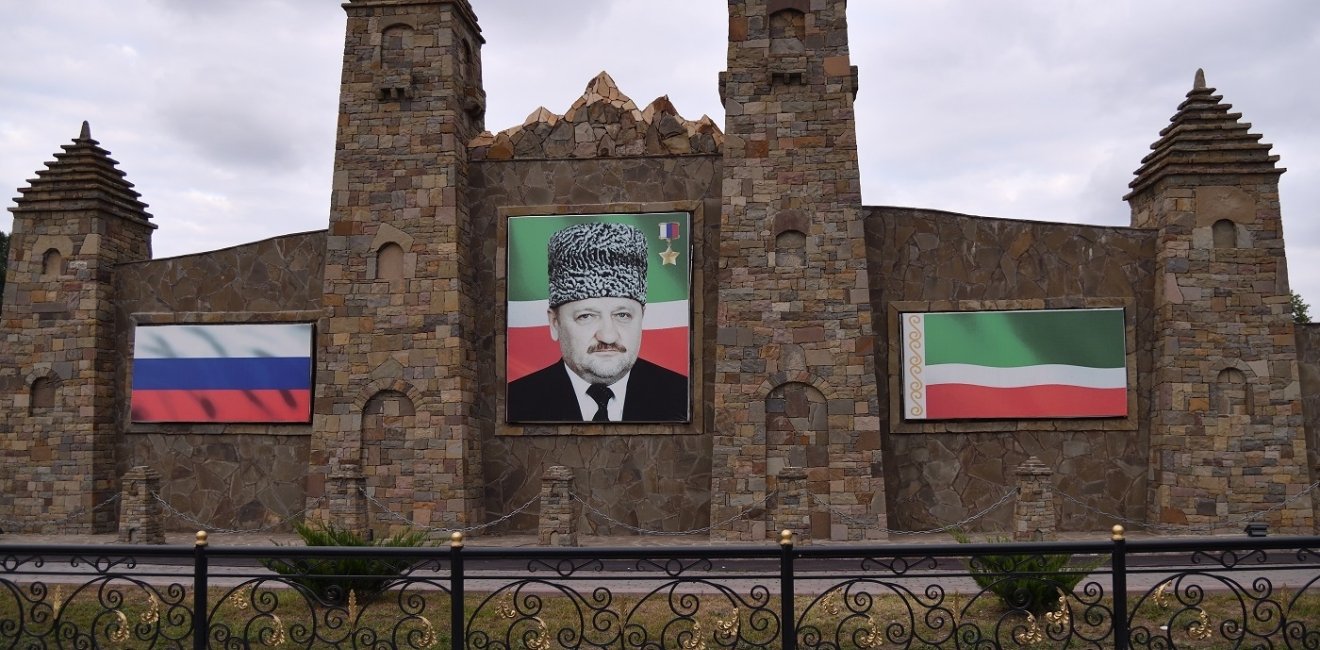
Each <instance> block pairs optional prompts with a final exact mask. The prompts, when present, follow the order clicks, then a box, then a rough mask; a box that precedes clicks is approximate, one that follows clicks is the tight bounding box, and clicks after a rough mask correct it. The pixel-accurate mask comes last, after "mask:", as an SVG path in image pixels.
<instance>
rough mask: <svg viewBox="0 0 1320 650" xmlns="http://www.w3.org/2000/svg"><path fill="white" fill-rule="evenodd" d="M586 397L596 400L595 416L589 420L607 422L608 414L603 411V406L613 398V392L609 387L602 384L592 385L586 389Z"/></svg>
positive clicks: (608, 419)
mask: <svg viewBox="0 0 1320 650" xmlns="http://www.w3.org/2000/svg"><path fill="white" fill-rule="evenodd" d="M587 396H588V397H590V398H591V399H594V400H596V407H597V408H596V415H595V416H594V417H592V418H591V421H592V422H609V421H610V414H609V411H607V410H606V409H605V405H606V404H609V403H610V400H611V399H613V398H614V391H612V390H610V387H609V386H604V385H602V384H592V385H590V386H588V387H587Z"/></svg>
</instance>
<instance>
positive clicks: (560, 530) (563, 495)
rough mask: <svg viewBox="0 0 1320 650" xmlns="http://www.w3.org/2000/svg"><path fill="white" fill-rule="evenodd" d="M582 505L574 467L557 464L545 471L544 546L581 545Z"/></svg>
mask: <svg viewBox="0 0 1320 650" xmlns="http://www.w3.org/2000/svg"><path fill="white" fill-rule="evenodd" d="M580 513H581V506H579V505H578V503H577V501H575V500H573V470H571V469H569V468H567V467H564V466H563V465H555V466H552V467H549V468H547V469H546V470H545V474H542V475H541V525H540V529H539V531H538V532H539V534H538V535H537V540H536V542H537V543H538V544H540V545H541V546H577V545H578V539H577V520H578V515H579V514H580Z"/></svg>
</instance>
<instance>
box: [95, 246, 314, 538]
mask: <svg viewBox="0 0 1320 650" xmlns="http://www.w3.org/2000/svg"><path fill="white" fill-rule="evenodd" d="M324 255H325V231H323V230H320V231H315V232H308V233H301V234H295V235H286V236H283V237H276V238H274V239H267V240H264V241H259V242H254V243H251V244H245V245H242V246H235V247H233V248H226V249H223V250H218V251H212V252H208V253H202V254H198V255H187V256H183V257H172V258H165V259H159V260H151V261H146V262H138V263H133V264H125V265H122V266H120V267H118V268H117V269H116V274H115V280H116V290H117V295H119V296H120V300H119V301H118V302H117V303H116V305H115V308H116V314H115V316H116V318H115V321H116V328H117V330H118V331H120V332H122V333H123V334H122V336H121V337H119V340H118V348H117V350H116V353H117V355H118V358H119V360H120V363H119V364H118V367H119V369H120V370H119V376H118V394H119V395H125V396H126V395H128V394H129V392H128V386H129V382H130V377H129V369H130V367H131V365H132V364H131V360H132V347H131V346H132V342H133V337H132V332H133V326H134V324H136V323H188V322H199V323H215V322H267V321H291V320H297V321H309V320H310V321H315V320H317V319H318V317H319V315H320V309H319V308H320V303H321V276H322V274H323V267H324ZM121 419H122V421H121V422H120V427H121V430H122V431H124V435H123V436H122V438H121V439H120V443H119V446H118V450H117V453H116V461H117V462H116V465H117V468H118V472H117V473H118V474H123V472H125V471H127V470H128V468H131V467H134V466H138V465H146V466H149V467H151V468H153V469H155V470H157V471H159V472H160V473H161V476H162V480H161V490H160V495H161V497H162V498H163V499H165V500H166V501H167V502H168V503H169V504H170V505H171V506H173V507H174V508H176V509H178V510H179V511H181V512H184V513H186V514H188V515H190V516H192V517H195V518H197V519H198V520H200V521H203V522H205V523H209V524H214V525H216V526H218V527H221V528H256V527H260V526H265V525H268V524H270V523H273V522H276V521H280V520H283V519H285V518H286V517H287V516H288V515H290V514H292V513H296V512H299V511H301V510H302V509H303V503H304V500H305V494H306V481H307V461H308V436H309V435H310V433H311V426H310V424H294V425H289V424H277V425H260V424H170V425H160V424H133V423H132V422H130V421H129V415H128V411H127V409H124V412H123V414H122V418H121ZM166 514H167V515H169V513H168V512H167V513H166ZM166 525H167V527H168V528H169V529H171V530H195V529H196V527H197V526H196V524H195V523H192V522H189V521H186V520H183V519H180V518H179V517H177V516H167V518H166Z"/></svg>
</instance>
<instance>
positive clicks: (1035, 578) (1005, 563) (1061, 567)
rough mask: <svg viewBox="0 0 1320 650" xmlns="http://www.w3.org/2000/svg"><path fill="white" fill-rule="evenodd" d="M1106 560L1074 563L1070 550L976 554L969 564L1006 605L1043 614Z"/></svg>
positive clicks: (960, 536) (961, 539) (996, 540)
mask: <svg viewBox="0 0 1320 650" xmlns="http://www.w3.org/2000/svg"><path fill="white" fill-rule="evenodd" d="M952 534H953V538H954V539H956V540H958V543H960V544H967V543H970V542H971V541H972V540H971V537H969V536H968V535H967V534H966V533H963V532H961V531H955V532H953V533H952ZM1010 541H1011V540H1009V539H1008V538H1005V537H988V538H986V542H988V543H991V544H1002V543H1007V542H1010ZM1103 563H1104V558H1099V559H1096V560H1094V561H1093V562H1087V563H1081V564H1073V562H1072V555H1069V554H1066V553H1062V554H1041V553H1012V554H1006V555H975V556H972V557H970V558H968V559H967V562H966V565H967V571H968V573H970V574H971V575H972V579H973V580H975V581H976V584H977V585H978V586H980V587H981V589H984V590H986V591H989V592H990V593H992V594H994V595H995V596H996V597H997V598H999V601H1000V603H1002V604H1003V605H1004V607H1006V608H1009V609H1022V610H1026V611H1028V612H1031V613H1032V614H1040V613H1042V612H1046V611H1050V610H1053V609H1056V608H1057V606H1058V602H1059V595H1060V594H1064V595H1066V594H1071V593H1072V590H1073V588H1074V587H1076V586H1077V583H1079V582H1081V581H1082V578H1085V577H1086V576H1087V574H1089V573H1091V572H1092V571H1094V570H1095V569H1096V568H1098V567H1099V566H1100V565H1101V564H1103Z"/></svg>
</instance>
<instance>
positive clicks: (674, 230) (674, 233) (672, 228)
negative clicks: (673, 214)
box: [660, 222, 678, 239]
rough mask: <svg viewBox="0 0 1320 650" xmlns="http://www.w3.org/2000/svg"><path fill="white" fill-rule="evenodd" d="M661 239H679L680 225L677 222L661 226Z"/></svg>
mask: <svg viewBox="0 0 1320 650" xmlns="http://www.w3.org/2000/svg"><path fill="white" fill-rule="evenodd" d="M660 239H678V224H677V223H675V222H667V223H662V224H660Z"/></svg>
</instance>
